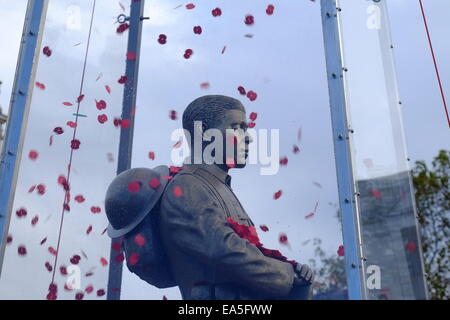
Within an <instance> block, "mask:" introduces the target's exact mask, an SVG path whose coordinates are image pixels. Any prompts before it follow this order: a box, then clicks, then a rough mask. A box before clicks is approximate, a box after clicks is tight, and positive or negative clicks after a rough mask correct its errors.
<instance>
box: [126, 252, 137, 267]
mask: <svg viewBox="0 0 450 320" xmlns="http://www.w3.org/2000/svg"><path fill="white" fill-rule="evenodd" d="M138 261H139V255H138V254H137V253H132V254H130V256H129V257H128V264H129V265H131V266H134V265H135V264H136V263H138Z"/></svg>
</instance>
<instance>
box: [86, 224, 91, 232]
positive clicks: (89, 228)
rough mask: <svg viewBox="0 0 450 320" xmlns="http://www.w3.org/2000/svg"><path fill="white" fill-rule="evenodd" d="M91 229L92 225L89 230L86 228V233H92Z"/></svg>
mask: <svg viewBox="0 0 450 320" xmlns="http://www.w3.org/2000/svg"><path fill="white" fill-rule="evenodd" d="M91 231H92V225H90V226H89V227H88V228H87V230H86V234H89V233H91Z"/></svg>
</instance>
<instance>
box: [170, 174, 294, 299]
mask: <svg viewBox="0 0 450 320" xmlns="http://www.w3.org/2000/svg"><path fill="white" fill-rule="evenodd" d="M175 194H177V196H176V195H175ZM180 194H181V195H180ZM161 209H162V210H161V223H162V226H163V230H164V231H163V232H166V233H167V234H166V236H167V237H168V238H169V239H170V241H171V242H172V243H173V244H174V245H175V246H176V247H177V249H178V250H180V251H183V252H185V253H186V254H189V255H191V256H192V257H195V258H197V259H199V261H201V262H202V263H205V264H207V265H209V266H211V268H215V269H216V270H217V271H218V272H224V273H227V274H228V275H229V276H231V277H232V278H233V279H235V282H236V283H239V284H241V285H244V286H246V287H248V288H250V289H253V290H256V291H258V292H263V293H265V294H267V295H269V296H273V297H283V296H287V295H288V294H289V293H290V291H291V289H292V286H293V282H294V274H295V272H294V268H293V267H292V265H291V264H289V263H286V262H282V261H280V260H276V259H273V258H270V257H266V256H264V255H263V254H262V253H261V251H260V250H259V249H258V248H257V247H256V246H254V245H253V244H251V243H250V242H248V241H247V240H245V239H243V238H241V237H240V236H239V235H238V234H236V233H235V232H234V230H233V229H232V228H231V226H230V225H229V224H228V222H227V221H226V215H225V212H223V209H222V207H221V206H220V204H219V201H218V200H217V199H216V197H215V195H214V194H212V193H211V192H210V191H209V190H208V188H207V187H206V186H204V185H203V184H202V182H201V181H200V180H198V179H197V178H195V177H192V176H179V177H177V179H175V181H172V182H171V183H170V184H169V185H168V187H167V190H166V192H165V194H164V196H163V199H162V203H161Z"/></svg>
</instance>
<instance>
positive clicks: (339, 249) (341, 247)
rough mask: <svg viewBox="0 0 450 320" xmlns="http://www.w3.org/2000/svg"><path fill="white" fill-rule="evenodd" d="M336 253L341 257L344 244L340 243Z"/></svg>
mask: <svg viewBox="0 0 450 320" xmlns="http://www.w3.org/2000/svg"><path fill="white" fill-rule="evenodd" d="M337 254H338V256H339V257H343V256H344V246H343V245H340V246H339V248H338V250H337Z"/></svg>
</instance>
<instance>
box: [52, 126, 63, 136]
mask: <svg viewBox="0 0 450 320" xmlns="http://www.w3.org/2000/svg"><path fill="white" fill-rule="evenodd" d="M53 132H54V133H56V134H58V135H59V134H63V133H64V130H63V128H61V127H56V128H55V129H53Z"/></svg>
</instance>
